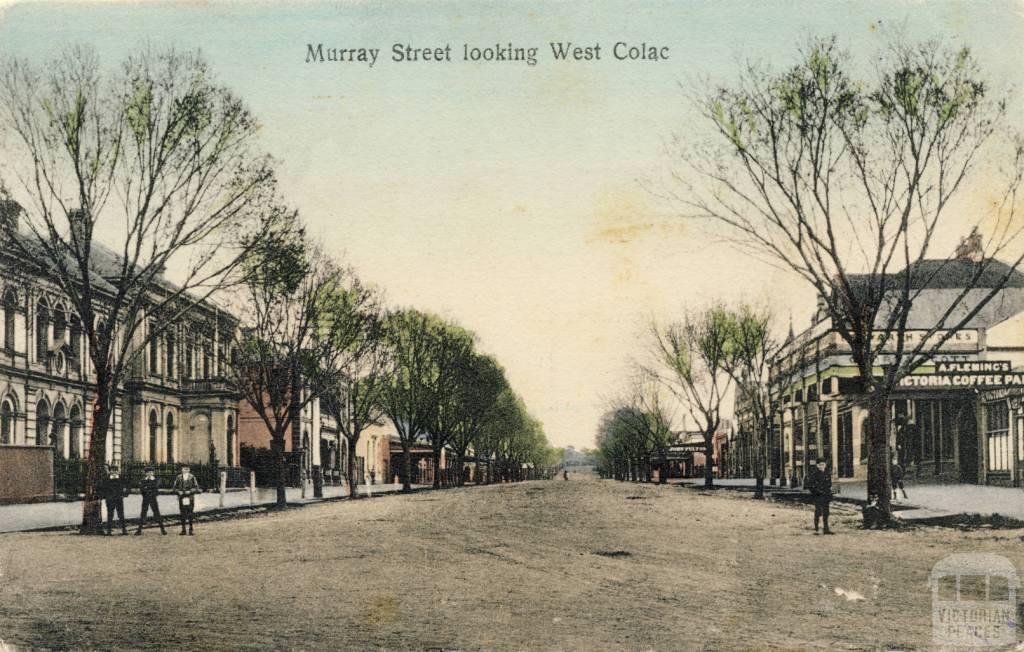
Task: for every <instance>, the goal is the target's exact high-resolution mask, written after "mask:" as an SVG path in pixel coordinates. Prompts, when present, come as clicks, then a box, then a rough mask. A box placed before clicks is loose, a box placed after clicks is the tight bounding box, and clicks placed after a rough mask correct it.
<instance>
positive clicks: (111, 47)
mask: <svg viewBox="0 0 1024 652" xmlns="http://www.w3.org/2000/svg"><path fill="white" fill-rule="evenodd" d="M895 31H902V32H904V33H905V34H906V35H907V36H909V37H910V38H912V39H924V38H938V39H941V40H944V41H949V42H951V43H956V44H966V45H969V46H970V47H971V48H972V49H973V50H974V51H975V53H976V54H977V56H978V58H979V60H980V61H981V63H982V66H983V67H984V70H985V71H986V73H987V75H988V76H989V78H990V79H991V80H993V81H994V82H995V83H997V84H1000V85H1004V86H1017V87H1024V84H1022V82H1024V65H1022V63H1024V54H1022V49H1021V47H1020V43H1021V41H1022V37H1024V4H1021V3H1020V2H1000V1H993V2H984V3H982V2H975V3H960V2H921V1H915V2H857V3H853V2H831V3H825V2H798V1H792V0H790V1H781V0H780V1H778V2H771V3H762V2H699V3H698V2H677V3H660V2H652V3H643V4H640V3H633V2H594V3H587V4H584V3H567V2H558V3H556V2H551V3H537V2H513V3H505V4H500V5H499V4H497V3H481V2H454V1H435V2H417V3H391V2H388V3H384V2H359V3H349V2H322V3H314V2H308V3H306V2H295V3H288V4H286V3H273V4H271V3H241V2H199V1H196V2H180V3H177V2H151V3H135V2H132V3H118V2H103V3H67V4H64V3H54V2H48V3H42V2H24V3H19V2H14V3H11V2H8V3H3V2H2V0H0V56H11V55H15V56H25V57H30V58H32V59H34V60H37V61H39V62H42V61H45V60H46V59H48V58H50V57H51V56H53V55H55V54H57V53H58V52H59V51H60V50H61V49H62V48H64V47H66V46H68V45H73V44H79V43H85V44H89V45H91V46H93V47H94V48H95V49H96V50H97V51H98V53H99V54H100V57H101V60H102V61H103V62H104V63H105V64H108V65H115V64H116V63H117V62H118V61H119V60H120V59H121V58H123V57H124V56H125V55H126V54H127V53H129V52H130V51H131V50H133V49H135V48H137V47H138V46H139V45H140V44H142V43H145V42H151V43H154V44H157V45H165V44H167V45H174V46H175V47H177V48H182V49H195V48H198V49H200V50H201V51H202V52H203V53H204V55H205V56H206V58H207V59H208V61H209V62H210V64H211V66H212V68H213V70H214V73H215V75H216V76H217V78H218V79H219V80H220V81H221V82H222V83H224V84H225V85H227V86H229V87H230V88H231V89H232V90H233V91H234V92H236V93H237V94H238V95H239V96H241V97H242V98H243V99H244V100H245V101H246V102H247V103H248V105H249V106H250V108H251V109H252V111H253V113H254V114H255V115H256V116H257V118H258V119H259V121H260V123H261V125H262V127H261V130H260V139H261V146H262V147H264V148H265V149H266V151H268V152H269V153H271V154H272V155H273V156H274V157H275V159H276V160H277V161H278V162H279V174H280V178H281V182H282V191H283V193H284V195H285V197H286V199H287V200H288V201H289V202H290V203H291V204H292V205H294V206H295V207H296V208H298V209H299V211H300V213H301V215H302V216H303V218H304V220H305V221H306V223H307V224H308V226H309V231H310V232H311V233H312V234H314V235H315V236H317V237H318V238H320V239H321V240H322V241H323V242H324V244H325V245H326V247H327V249H328V250H329V251H331V252H332V253H334V254H335V255H336V256H337V257H338V258H339V259H340V260H342V261H344V262H346V263H349V264H351V265H353V266H354V267H355V268H356V270H357V271H358V273H359V274H360V276H361V277H362V278H364V279H365V280H366V281H368V282H370V283H372V284H374V285H376V286H378V287H380V288H381V289H383V290H384V292H385V295H386V297H387V300H388V302H389V303H390V304H391V305H393V306H412V307H416V308H420V309H424V310H429V311H433V312H436V313H438V314H440V315H442V316H444V317H446V318H450V319H453V320H456V321H458V322H459V323H461V324H462V325H463V326H465V327H466V328H469V329H470V330H472V331H473V332H475V333H476V334H477V335H478V336H479V348H480V349H481V350H482V351H484V352H486V353H489V354H492V355H494V356H495V357H496V358H497V359H498V360H499V361H500V362H501V363H502V364H503V365H504V367H505V368H506V370H507V374H508V377H509V380H510V382H511V384H512V386H513V387H514V389H515V390H516V391H517V392H518V393H519V394H520V395H522V397H523V398H524V400H525V402H526V404H527V406H528V407H529V408H530V410H531V411H532V412H533V413H534V415H535V416H536V417H538V418H539V419H540V420H541V421H542V422H543V423H544V426H545V431H546V433H547V435H548V438H549V440H550V441H551V442H552V443H553V444H555V445H558V446H564V445H573V446H576V447H577V448H580V447H589V446H592V445H593V438H594V435H595V431H596V426H597V423H598V420H599V418H600V415H601V413H602V411H603V410H604V409H606V407H607V402H608V400H609V398H610V397H612V396H614V395H616V394H617V393H619V392H620V391H621V390H622V389H624V387H625V385H626V382H627V378H628V374H629V369H630V365H631V360H635V359H638V358H642V357H643V356H644V355H645V351H646V345H645V341H644V327H645V324H646V323H647V322H648V321H649V320H650V319H652V318H656V319H671V318H674V317H678V316H679V315H680V314H681V312H682V311H683V310H684V309H686V308H687V307H694V306H700V305H704V304H706V303H707V302H709V301H712V300H715V299H723V300H726V301H732V300H737V299H747V300H760V299H761V298H764V297H767V298H768V299H769V300H770V302H771V304H772V306H773V307H774V309H775V312H776V315H777V316H778V318H779V321H780V322H781V323H783V324H788V320H789V318H790V316H792V319H793V320H794V322H795V323H796V325H797V328H798V329H799V328H800V327H803V326H804V325H806V323H807V322H808V321H809V319H810V312H811V308H812V306H813V303H814V297H813V293H812V292H811V291H810V289H809V288H808V287H807V286H805V285H804V284H803V283H802V282H801V281H800V280H799V279H797V278H795V277H794V276H793V275H792V274H790V273H787V272H784V271H781V270H778V269H776V268H773V267H770V266H768V265H766V264H763V263H761V262H758V261H757V260H753V259H751V258H750V257H749V256H748V255H745V254H742V253H739V252H737V251H736V250H734V249H733V248H731V247H730V245H729V244H727V243H726V242H724V241H723V240H722V238H721V237H719V234H717V233H716V232H715V231H713V230H711V229H708V228H707V227H706V226H704V225H701V224H697V223H694V222H691V221H687V220H686V219H683V218H681V217H680V216H679V211H678V208H677V207H674V206H672V205H671V204H668V203H666V202H665V201H664V200H662V199H661V198H659V196H658V195H657V193H655V192H652V191H651V187H652V186H656V184H657V183H658V181H659V180H661V179H663V178H664V177H665V173H666V171H667V170H670V169H671V167H672V165H673V161H672V158H671V156H670V155H669V154H667V153H666V148H665V145H664V144H665V141H666V140H667V139H668V138H670V137H672V136H673V135H674V134H678V135H683V136H686V135H688V134H690V133H691V131H692V130H699V129H700V128H701V123H700V119H699V117H698V116H697V115H696V114H695V113H694V111H693V109H692V105H691V103H690V99H689V97H690V93H691V92H692V91H693V90H694V89H696V88H700V87H701V85H702V84H704V83H706V82H707V81H708V80H711V81H713V82H728V81H729V80H730V79H732V78H733V77H734V76H735V74H736V72H737V70H738V68H739V65H740V64H741V63H742V62H744V61H747V60H753V61H765V62H767V63H770V64H772V65H774V66H777V67H781V66H784V65H786V64H788V63H790V62H792V60H793V58H794V56H795V52H796V48H797V46H798V45H799V44H800V43H801V42H803V41H804V40H806V38H808V37H809V36H817V35H829V34H835V35H837V36H838V38H839V41H840V44H841V45H842V46H844V47H846V48H848V49H849V50H850V52H851V53H852V55H853V57H854V59H855V61H856V62H857V65H859V66H862V67H864V68H865V69H867V68H870V61H871V57H872V55H873V53H875V52H876V51H878V50H879V49H880V48H882V47H883V46H884V45H885V42H886V39H888V38H890V37H891V35H892V34H893V33H894V32H895ZM552 41H557V42H572V43H573V44H574V45H579V46H592V45H594V44H601V46H602V57H601V59H600V60H597V61H580V62H566V61H555V60H553V57H552V56H551V50H550V47H549V45H548V44H549V43H550V42H552ZM617 42H624V43H627V44H629V45H630V46H634V45H636V46H640V45H642V44H646V45H647V46H654V47H656V48H659V51H666V50H660V49H661V48H667V51H666V52H667V54H668V55H669V56H668V58H667V59H665V60H659V61H650V60H647V61H628V60H627V61H619V60H616V59H615V58H614V56H613V53H612V51H611V49H612V46H613V45H614V44H615V43H617ZM320 43H322V44H323V45H324V47H325V48H332V47H334V48H379V49H380V50H381V52H380V54H379V58H378V60H377V62H376V64H375V65H374V66H373V67H370V66H369V65H368V64H366V63H359V62H344V63H339V62H325V63H306V61H305V59H306V54H307V45H308V44H313V45H314V46H315V45H316V44H320ZM396 43H397V44H401V45H410V46H412V47H431V48H434V47H444V46H445V45H450V46H451V48H452V58H453V60H452V61H451V62H440V63H438V62H422V61H419V62H408V61H405V62H396V61H394V60H393V59H392V56H391V55H392V47H393V45H394V44H396ZM463 44H468V45H469V46H470V47H479V48H488V47H489V48H494V47H495V45H496V44H500V45H502V46H508V45H509V44H511V45H512V46H515V47H537V48H538V53H537V64H536V65H534V66H530V65H528V64H526V63H524V62H510V61H503V62H502V61H492V62H481V63H474V62H466V61H463V60H462V52H463V49H462V48H463ZM1021 106H1022V105H1021V100H1020V96H1019V95H1018V96H1017V97H1016V98H1015V100H1014V104H1013V108H1014V114H1015V115H1018V116H1019V115H1021V114H1022V111H1021V110H1020V109H1021ZM0 159H2V152H0ZM962 210H964V211H965V214H966V212H969V211H971V210H974V209H972V207H971V204H970V202H967V203H965V204H964V206H963V207H962ZM965 221H966V218H965ZM965 231H966V227H965ZM959 235H964V234H959V233H958V234H948V237H949V238H954V237H956V236H959Z"/></svg>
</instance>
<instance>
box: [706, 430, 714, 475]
mask: <svg viewBox="0 0 1024 652" xmlns="http://www.w3.org/2000/svg"><path fill="white" fill-rule="evenodd" d="M714 467H715V431H714V430H709V431H707V432H705V433H704V488H705V489H714V488H715V468H714Z"/></svg>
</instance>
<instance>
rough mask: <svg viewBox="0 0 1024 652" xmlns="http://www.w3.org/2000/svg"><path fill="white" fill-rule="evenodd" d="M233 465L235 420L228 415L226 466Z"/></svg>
mask: <svg viewBox="0 0 1024 652" xmlns="http://www.w3.org/2000/svg"><path fill="white" fill-rule="evenodd" d="M234 465H235V420H234V418H233V417H232V416H231V415H230V414H229V415H228V466H234Z"/></svg>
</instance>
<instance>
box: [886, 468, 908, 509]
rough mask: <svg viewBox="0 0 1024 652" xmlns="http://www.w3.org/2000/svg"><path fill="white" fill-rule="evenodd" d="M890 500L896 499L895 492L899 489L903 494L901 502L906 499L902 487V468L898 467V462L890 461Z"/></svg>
mask: <svg viewBox="0 0 1024 652" xmlns="http://www.w3.org/2000/svg"><path fill="white" fill-rule="evenodd" d="M890 471H891V473H892V498H893V500H895V499H896V490H897V489H899V490H900V491H902V492H903V500H906V499H907V490H906V489H905V488H904V487H903V466H902V465H900V463H899V460H893V461H892V469H890Z"/></svg>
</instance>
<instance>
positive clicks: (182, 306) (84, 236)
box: [0, 48, 274, 533]
mask: <svg viewBox="0 0 1024 652" xmlns="http://www.w3.org/2000/svg"><path fill="white" fill-rule="evenodd" d="M256 132H257V123H256V121H255V119H254V118H253V116H252V115H251V114H250V112H249V111H248V109H247V108H246V107H245V105H244V104H243V103H242V101H241V100H239V99H238V98H237V97H236V96H235V95H234V94H232V93H231V92H230V91H229V90H228V89H227V88H225V87H223V86H220V85H218V84H217V83H216V81H215V80H214V77H213V75H212V74H211V71H210V70H209V68H208V66H207V65H206V63H205V62H204V61H203V60H202V59H201V58H200V57H199V56H198V55H196V54H191V53H179V52H175V51H173V50H154V49H144V50H142V51H140V52H138V53H136V54H134V55H132V56H130V57H128V58H127V59H126V60H125V61H124V62H123V63H122V64H121V67H120V70H119V71H118V72H116V73H112V74H107V73H105V72H103V71H102V70H101V68H100V64H99V61H98V59H97V57H96V56H95V54H94V53H92V52H91V51H89V50H85V49H82V48H75V49H70V50H67V51H66V52H65V53H64V54H62V55H61V56H60V57H58V58H57V59H56V60H54V61H52V62H48V63H47V64H46V65H43V66H37V65H33V64H31V63H30V62H28V61H26V60H21V59H12V60H7V61H4V62H3V63H2V64H0V136H2V137H3V143H4V150H5V152H6V153H7V154H9V155H10V158H9V159H8V160H7V163H8V164H9V167H8V171H9V174H10V177H13V179H14V185H13V186H12V193H13V196H14V197H15V198H16V199H17V200H18V201H19V202H20V203H21V204H23V205H24V207H25V210H24V212H22V213H21V214H20V215H18V218H19V219H17V220H13V219H8V220H4V224H3V229H4V232H5V233H4V235H5V236H6V238H5V244H6V245H7V246H9V247H10V248H12V249H13V250H14V251H15V252H16V253H18V254H19V255H20V256H21V257H22V258H23V259H24V260H25V261H31V262H30V263H29V264H32V265H35V266H37V267H38V270H37V271H39V272H41V273H43V274H44V275H45V278H47V279H49V280H50V281H52V282H53V283H54V284H55V285H56V286H57V287H58V289H59V290H60V291H61V292H62V293H63V294H64V295H65V296H66V297H67V299H68V300H69V301H70V303H71V305H72V306H73V308H74V311H75V312H76V313H77V315H78V317H79V318H80V322H81V328H82V333H83V335H84V337H85V340H86V342H87V347H86V348H87V350H88V357H89V360H90V362H91V372H89V373H91V375H92V382H91V383H90V385H91V387H90V391H91V393H92V394H93V398H92V416H91V427H90V431H89V451H88V473H87V480H86V491H85V503H84V507H83V514H82V528H81V530H82V532H85V533H96V532H99V530H100V526H99V522H100V502H99V495H98V488H99V482H100V480H101V477H102V470H103V467H104V464H105V458H106V438H107V431H108V429H109V428H110V425H111V420H112V415H113V413H114V402H115V400H116V396H117V388H118V387H119V385H120V383H121V381H122V380H123V378H124V374H125V372H126V370H127V369H129V368H130V365H131V363H132V361H133V360H134V357H135V356H136V355H137V354H138V353H139V352H140V351H143V350H145V348H146V346H147V345H148V343H149V342H151V341H153V340H154V339H155V338H158V337H161V336H162V334H163V331H164V329H165V327H166V326H168V325H171V324H173V323H174V322H175V321H176V320H177V318H179V317H180V316H182V315H183V314H184V313H185V312H187V311H188V310H189V309H191V308H192V307H193V306H194V305H195V304H196V303H198V302H201V301H204V300H205V299H207V298H208V297H209V296H210V294H211V293H212V292H214V291H215V290H217V289H218V288H220V287H222V285H223V284H224V283H225V282H226V279H228V278H229V277H230V273H231V272H232V271H234V270H235V269H236V268H237V266H238V263H239V261H240V260H241V258H242V257H243V255H244V254H245V247H244V246H242V245H240V243H239V242H238V239H237V237H236V234H238V233H242V232H255V233H262V232H263V231H264V226H263V225H262V224H260V221H262V220H265V219H266V216H265V215H264V213H263V211H264V209H265V208H266V206H267V205H268V202H269V201H270V199H271V198H272V197H273V191H274V180H273V175H272V173H271V169H270V166H269V163H268V160H267V158H266V157H265V156H263V155H261V154H260V153H259V152H257V151H256V150H255V149H254V141H255V136H256ZM5 194H6V192H5ZM9 212H14V213H16V212H17V211H9ZM101 234H102V237H101ZM101 239H103V240H105V241H107V242H108V243H109V245H110V247H109V248H108V247H107V246H105V245H103V244H101V242H100V240H101ZM171 272H173V273H174V281H175V283H174V284H171V283H169V282H167V281H166V280H165V279H164V274H165V273H171ZM154 315H155V316H157V317H158V319H155V320H153V323H154V324H155V327H154V328H146V327H144V325H145V324H146V322H147V321H148V320H149V319H150V317H151V316H154Z"/></svg>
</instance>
